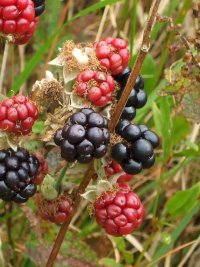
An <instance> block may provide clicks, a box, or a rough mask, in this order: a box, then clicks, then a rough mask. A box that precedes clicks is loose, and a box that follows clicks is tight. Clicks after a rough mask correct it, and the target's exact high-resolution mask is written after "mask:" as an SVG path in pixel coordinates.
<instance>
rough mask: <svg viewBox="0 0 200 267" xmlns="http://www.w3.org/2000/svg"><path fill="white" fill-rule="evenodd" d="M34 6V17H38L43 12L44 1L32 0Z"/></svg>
mask: <svg viewBox="0 0 200 267" xmlns="http://www.w3.org/2000/svg"><path fill="white" fill-rule="evenodd" d="M32 1H33V3H34V6H35V16H36V17H39V16H40V15H41V14H42V13H43V12H44V10H45V0H32Z"/></svg>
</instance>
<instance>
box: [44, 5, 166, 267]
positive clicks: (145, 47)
mask: <svg viewBox="0 0 200 267" xmlns="http://www.w3.org/2000/svg"><path fill="white" fill-rule="evenodd" d="M160 2H161V0H154V1H153V3H152V6H151V10H150V13H149V17H148V20H147V24H146V27H145V30H144V37H143V41H142V45H141V48H140V52H139V54H138V57H137V59H136V61H135V64H134V67H133V69H132V72H131V74H130V77H129V80H128V82H127V85H126V87H125V89H124V92H123V94H122V96H121V98H120V100H119V102H118V104H117V106H116V108H115V111H114V114H113V117H112V120H111V123H110V125H109V128H110V131H111V132H114V130H115V126H116V124H117V122H118V121H119V119H120V116H121V113H122V111H123V108H124V106H125V105H126V102H127V100H128V97H129V95H130V93H131V90H132V88H133V86H134V84H135V81H136V78H137V76H138V75H139V73H140V70H141V67H142V64H143V62H144V59H145V57H146V55H147V53H148V51H149V49H150V35H151V31H152V28H153V26H154V23H155V21H156V16H157V12H158V7H159V4H160ZM94 176H95V171H94V168H93V162H92V163H91V164H90V165H89V167H88V170H87V172H86V174H85V176H84V178H83V180H82V182H81V183H80V185H79V188H78V189H77V191H75V193H74V200H75V201H74V210H73V213H72V214H71V216H70V217H69V219H68V220H67V222H66V223H64V224H63V225H62V227H61V229H60V231H59V233H58V236H57V238H56V240H55V243H54V245H53V248H52V251H51V254H50V256H49V259H48V262H47V265H46V267H53V266H54V263H55V260H56V257H57V255H58V253H59V250H60V247H61V245H62V242H63V240H64V238H65V234H66V232H67V230H68V227H69V225H70V222H71V219H72V217H73V215H74V214H75V213H76V211H77V208H78V206H79V204H80V202H81V196H80V194H82V193H84V192H85V189H86V187H87V186H88V184H89V183H90V181H91V180H92V179H93V177H94Z"/></svg>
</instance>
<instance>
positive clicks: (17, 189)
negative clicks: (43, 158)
mask: <svg viewBox="0 0 200 267" xmlns="http://www.w3.org/2000/svg"><path fill="white" fill-rule="evenodd" d="M38 169H39V161H38V159H37V158H36V157H35V156H33V155H31V154H29V152H28V151H27V150H25V149H23V148H18V150H17V151H14V150H12V149H11V148H9V149H7V150H0V198H1V199H3V200H5V201H14V202H16V203H23V202H26V201H27V200H28V199H29V198H30V197H32V196H33V195H34V194H35V192H36V190H37V187H36V185H35V184H34V183H33V179H34V176H35V175H36V173H37V171H38Z"/></svg>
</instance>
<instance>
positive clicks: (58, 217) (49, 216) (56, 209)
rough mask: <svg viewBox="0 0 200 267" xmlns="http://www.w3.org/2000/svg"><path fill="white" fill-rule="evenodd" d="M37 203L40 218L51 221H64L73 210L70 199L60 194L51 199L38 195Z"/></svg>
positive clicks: (60, 222) (59, 222)
mask: <svg viewBox="0 0 200 267" xmlns="http://www.w3.org/2000/svg"><path fill="white" fill-rule="evenodd" d="M37 203H38V208H39V213H40V216H41V218H42V219H43V220H46V221H50V222H52V223H57V224H62V223H64V222H66V221H67V219H68V218H69V216H70V214H71V213H72V211H73V205H72V200H71V199H70V198H69V197H68V196H65V195H60V196H59V197H58V198H56V199H53V200H47V199H45V198H43V197H41V196H39V197H38V198H37Z"/></svg>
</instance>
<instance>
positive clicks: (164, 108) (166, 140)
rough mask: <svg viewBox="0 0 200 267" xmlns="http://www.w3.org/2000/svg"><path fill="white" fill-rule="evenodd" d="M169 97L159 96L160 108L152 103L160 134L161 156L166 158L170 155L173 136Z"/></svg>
mask: <svg viewBox="0 0 200 267" xmlns="http://www.w3.org/2000/svg"><path fill="white" fill-rule="evenodd" d="M170 101H171V97H165V98H161V101H160V102H161V103H160V108H159V107H158V106H157V105H156V103H154V104H153V116H154V122H155V125H156V128H157V130H158V133H159V134H160V135H161V136H162V139H163V140H162V145H163V150H164V151H163V157H164V159H165V160H167V159H168V158H169V156H170V153H171V149H172V144H173V138H172V130H173V121H172V118H171V104H170Z"/></svg>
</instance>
